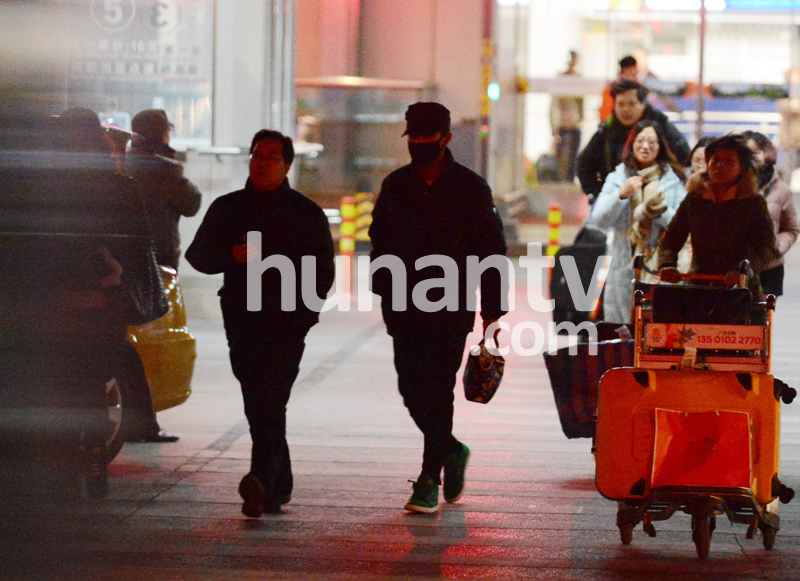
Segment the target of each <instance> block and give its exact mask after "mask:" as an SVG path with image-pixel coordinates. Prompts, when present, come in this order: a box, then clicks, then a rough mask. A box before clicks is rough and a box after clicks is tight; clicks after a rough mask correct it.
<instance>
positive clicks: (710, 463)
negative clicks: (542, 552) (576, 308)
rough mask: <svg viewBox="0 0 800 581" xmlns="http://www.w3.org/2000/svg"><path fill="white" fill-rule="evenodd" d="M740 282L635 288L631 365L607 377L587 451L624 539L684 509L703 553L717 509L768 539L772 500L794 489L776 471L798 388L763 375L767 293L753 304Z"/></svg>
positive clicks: (766, 369)
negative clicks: (786, 409) (784, 416)
mask: <svg viewBox="0 0 800 581" xmlns="http://www.w3.org/2000/svg"><path fill="white" fill-rule="evenodd" d="M637 266H639V267H641V263H640V262H638V261H637ZM636 273H637V280H638V273H639V269H638V268H637V269H636ZM681 278H682V279H684V280H688V281H690V282H693V281H692V279H694V278H699V277H694V276H693V275H681ZM702 278H703V279H708V278H709V277H702ZM714 278H716V279H719V280H720V281H721V280H722V279H723V278H724V277H714ZM637 280H635V281H634V284H637ZM737 286H738V287H739V288H714V287H708V286H703V287H697V286H687V285H667V284H655V285H651V286H649V287H648V288H647V289H646V290H642V289H641V288H640V289H639V290H636V291H635V293H634V325H635V339H634V367H632V368H617V369H612V370H610V371H608V372H607V373H606V374H605V375H604V376H603V378H602V380H601V382H600V389H599V395H598V408H597V431H596V436H595V442H594V448H593V452H594V454H595V459H596V484H597V489H598V491H599V492H600V493H601V494H602V495H603V496H605V497H607V498H609V499H612V500H615V501H617V502H618V503H619V509H618V511H617V526H618V527H619V530H620V537H621V539H622V542H623V543H625V544H628V543H630V542H631V541H632V538H633V530H634V527H636V525H638V524H639V523H643V528H644V531H645V532H646V533H647V534H648V535H650V536H655V534H656V531H655V526H654V524H653V523H654V522H655V521H659V520H666V519H668V518H670V517H671V516H672V515H673V514H674V513H675V512H677V511H682V512H685V513H687V514H689V515H690V516H691V519H692V520H691V522H692V538H693V540H694V542H695V545H696V548H697V553H698V555H699V556H700V557H701V558H704V557H706V556H708V553H709V549H710V542H711V535H712V532H713V531H714V527H715V523H716V520H715V519H716V517H717V516H719V515H722V514H725V515H726V516H727V517H728V518H729V520H730V521H731V522H734V523H742V524H746V525H748V527H749V528H748V531H747V537H748V538H752V537H753V536H754V535H755V531H756V530H760V531H761V534H762V538H763V544H764V547H765V548H767V549H771V548H772V546H773V545H774V542H775V536H776V533H777V531H778V530H779V528H780V518H779V516H778V501H780V502H783V503H787V502H789V501H790V500H791V499H792V497H793V496H794V491H793V490H792V489H790V488H788V487H786V486H784V485H783V484H782V483H781V482H780V480H779V478H778V464H779V462H778V460H779V459H778V450H779V441H780V403H781V401H782V402H784V403H787V404H788V403H790V402H791V401H792V400H793V399H794V397H795V395H796V391H795V390H794V389H792V388H790V387H789V386H787V385H786V384H785V383H783V382H782V381H780V380H778V379H775V378H774V377H773V376H772V375H771V374H770V340H771V330H772V313H773V311H774V308H775V300H774V297H771V296H770V297H768V299H767V301H766V303H759V304H756V305H751V303H750V296H751V295H750V291H749V290H748V289H747V287H746V277H745V276H743V277H742V279H741V280H740V281H739V283H738V284H737Z"/></svg>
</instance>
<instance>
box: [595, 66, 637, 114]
mask: <svg viewBox="0 0 800 581" xmlns="http://www.w3.org/2000/svg"><path fill="white" fill-rule="evenodd" d="M623 79H627V80H629V81H633V82H638V80H639V68H638V63H637V62H636V59H635V58H634V57H632V56H631V55H627V56H624V57H622V59H620V61H619V73H617V78H616V79H614V80H613V81H612V82H610V83H608V84H607V85H606V88H605V89H603V100H602V102H601V103H600V109H598V111H597V114H598V117H599V119H600V121H605V120H606V119H608V118H609V117H610V116H611V114H612V113H614V96H613V95H612V94H611V88H612V87H613V86H614V83H617V82H619V81H621V80H623Z"/></svg>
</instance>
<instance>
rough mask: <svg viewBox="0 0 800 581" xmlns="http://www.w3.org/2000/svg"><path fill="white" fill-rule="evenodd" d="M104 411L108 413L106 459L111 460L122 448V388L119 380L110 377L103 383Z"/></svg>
mask: <svg viewBox="0 0 800 581" xmlns="http://www.w3.org/2000/svg"><path fill="white" fill-rule="evenodd" d="M105 390H106V392H105V396H106V412H107V413H108V431H107V432H106V438H105V442H106V451H105V453H106V460H107V461H108V462H111V461H112V460H113V459H114V458H116V457H117V454H119V451H120V450H121V449H122V444H123V443H124V439H123V420H124V415H125V414H124V411H123V389H122V388H121V387H120V385H119V382H117V380H116V379H114V378H112V379H109V380H108V381H107V382H106V385H105Z"/></svg>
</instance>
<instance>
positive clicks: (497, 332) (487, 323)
mask: <svg viewBox="0 0 800 581" xmlns="http://www.w3.org/2000/svg"><path fill="white" fill-rule="evenodd" d="M499 320H500V319H483V335H482V337H483V338H484V340H485V339H486V330H487V329H488V328H489V327H490V326H491V325H492V324H493V323H496V322H497V321H499ZM498 335H500V327H499V326H498V327H497V328H496V329H495V331H494V337H493V339H494V342H495V344H496V345H498V346H499V345H500V343H499V342H498V341H497V337H498Z"/></svg>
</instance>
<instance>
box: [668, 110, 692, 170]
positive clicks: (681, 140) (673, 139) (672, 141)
mask: <svg viewBox="0 0 800 581" xmlns="http://www.w3.org/2000/svg"><path fill="white" fill-rule="evenodd" d="M663 126H664V133H665V135H664V139H665V141H666V142H667V145H668V146H669V149H670V151H671V152H672V154H673V155H674V156H675V159H677V160H678V162H679V163H681V164H683V163H684V162H685V161H686V160H687V159H688V157H689V153H690V152H691V148H690V147H689V143H688V142H687V141H686V138H685V137H684V136H683V134H682V133H681V132H680V131H678V128H677V127H675V125H673V124H672V123H671V122H670V121H668V120H666V119H665V120H664V123H663Z"/></svg>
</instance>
